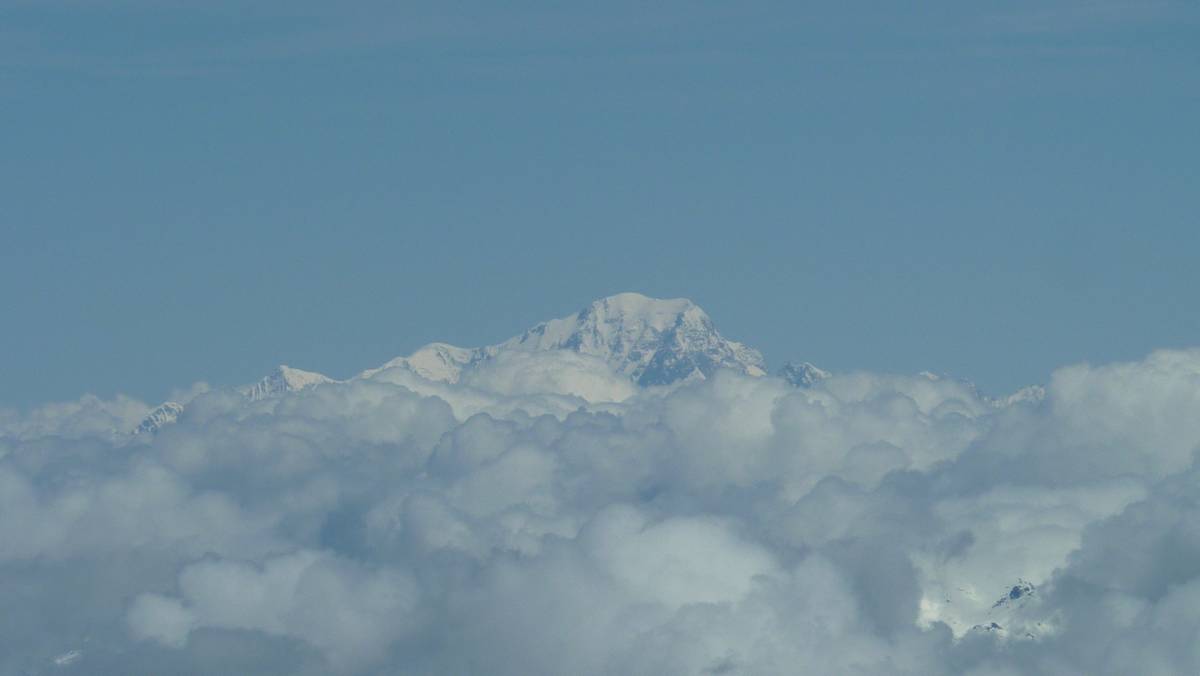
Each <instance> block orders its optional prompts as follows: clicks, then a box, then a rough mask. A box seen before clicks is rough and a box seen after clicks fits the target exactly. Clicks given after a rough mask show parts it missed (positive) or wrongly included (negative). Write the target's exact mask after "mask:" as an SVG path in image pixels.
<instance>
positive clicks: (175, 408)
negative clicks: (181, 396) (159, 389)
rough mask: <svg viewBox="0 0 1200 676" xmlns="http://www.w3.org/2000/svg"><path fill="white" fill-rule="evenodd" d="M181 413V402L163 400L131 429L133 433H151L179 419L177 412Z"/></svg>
mask: <svg viewBox="0 0 1200 676" xmlns="http://www.w3.org/2000/svg"><path fill="white" fill-rule="evenodd" d="M180 413H183V404H180V403H177V402H174V401H164V402H163V403H161V404H159V406H158V408H155V409H154V410H153V411H150V413H148V414H146V417H145V418H143V419H142V422H140V423H138V426H137V427H135V428H134V429H133V433H134V434H152V433H154V432H157V431H158V430H159V429H161V428H162V427H163V426H165V425H170V424H171V423H173V422H175V421H176V420H178V419H179V414H180Z"/></svg>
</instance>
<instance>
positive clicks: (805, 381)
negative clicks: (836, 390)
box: [779, 361, 831, 387]
mask: <svg viewBox="0 0 1200 676" xmlns="http://www.w3.org/2000/svg"><path fill="white" fill-rule="evenodd" d="M830 376H831V374H830V373H829V371H826V370H824V369H820V368H817V367H816V366H813V365H812V364H810V363H808V362H806V361H802V362H794V361H789V362H787V363H786V364H784V365H783V367H782V368H780V369H779V377H781V378H783V379H784V380H786V381H788V383H790V384H792V385H794V386H796V387H811V386H813V385H815V384H817V383H819V382H821V381H822V380H826V379H828V378H829V377H830Z"/></svg>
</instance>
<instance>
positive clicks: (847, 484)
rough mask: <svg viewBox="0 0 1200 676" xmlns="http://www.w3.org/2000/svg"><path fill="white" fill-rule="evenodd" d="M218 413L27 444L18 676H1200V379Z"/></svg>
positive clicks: (477, 381)
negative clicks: (799, 675)
mask: <svg viewBox="0 0 1200 676" xmlns="http://www.w3.org/2000/svg"><path fill="white" fill-rule="evenodd" d="M187 396H188V397H189V401H188V405H187V407H186V408H185V409H184V411H183V413H182V414H181V415H180V417H179V419H178V421H177V422H176V423H174V424H170V425H167V426H165V427H163V428H162V429H161V430H159V431H158V432H156V433H154V434H139V435H131V434H128V433H127V432H128V431H129V430H131V429H133V428H134V427H135V426H136V425H137V423H138V421H139V419H140V416H142V415H144V414H145V413H146V412H147V411H148V410H149V409H150V408H151V407H150V406H148V405H147V404H145V403H143V402H138V401H136V400H133V399H129V398H125V397H117V398H115V399H112V400H100V399H97V398H95V397H84V398H82V399H80V400H79V401H77V402H71V403H64V404H52V405H47V406H44V407H41V408H38V409H35V410H32V411H29V412H25V413H20V412H14V411H8V412H4V413H2V414H0V601H2V602H3V604H4V607H5V608H6V609H7V613H6V617H8V618H9V619H8V620H5V621H4V622H5V623H4V625H3V631H0V673H50V672H54V673H88V674H123V673H128V672H129V671H130V669H132V668H134V667H135V665H136V667H137V668H147V669H150V668H152V669H154V670H155V672H156V673H158V672H161V673H245V674H266V673H289V674H347V675H354V674H371V675H374V674H430V673H494V674H530V673H578V674H601V673H629V674H703V673H726V674H735V673H736V674H773V673H796V672H797V671H802V672H805V673H839V674H922V675H928V674H933V675H937V674H977V675H985V674H987V675H996V674H1076V673H1088V674H1119V673H1142V674H1178V673H1197V672H1200V652H1198V651H1197V650H1196V648H1195V641H1194V637H1195V634H1196V631H1197V630H1200V610H1198V609H1200V529H1198V528H1197V527H1196V524H1197V523H1200V488H1198V486H1200V481H1198V480H1197V479H1198V478H1200V469H1198V468H1197V467H1196V465H1195V458H1196V451H1197V449H1198V448H1200V422H1198V421H1200V416H1197V415H1196V412H1197V411H1200V351H1197V350H1175V351H1161V352H1156V353H1154V354H1151V355H1149V356H1147V357H1146V358H1145V359H1142V360H1139V361H1135V362H1128V363H1119V364H1107V365H1075V366H1068V367H1065V368H1063V369H1060V370H1058V371H1056V372H1055V373H1054V374H1053V375H1052V376H1051V378H1050V379H1049V381H1048V383H1047V385H1046V387H1045V397H1044V398H1041V399H1038V398H1025V399H1016V400H1013V401H1005V402H999V403H998V402H996V401H993V400H990V399H986V398H984V397H982V396H980V395H979V393H977V392H976V391H975V390H974V388H973V387H971V386H970V385H969V384H967V383H963V382H960V381H955V380H953V379H949V378H936V377H932V376H927V375H916V376H898V375H887V374H873V373H850V374H841V375H834V376H832V377H831V378H829V379H827V380H824V381H821V382H820V383H817V384H814V385H812V386H810V387H805V388H795V387H791V386H789V385H788V384H787V383H785V382H784V381H783V380H781V379H777V378H770V377H767V378H752V377H747V376H742V375H738V374H736V373H732V372H719V373H717V374H716V375H715V376H714V377H712V378H709V379H707V380H698V381H693V382H687V383H682V384H677V385H675V386H670V387H654V388H638V387H636V386H634V385H632V384H631V383H630V382H629V381H626V380H622V379H620V378H618V377H617V376H614V375H613V374H612V373H611V372H609V371H608V370H606V369H605V368H603V366H602V364H601V363H600V362H597V361H594V360H590V359H588V358H586V357H580V356H579V355H572V354H563V353H545V354H519V355H514V356H511V357H506V358H504V359H497V360H495V361H494V362H493V363H490V364H488V365H487V366H486V368H480V369H477V370H474V371H472V372H471V373H470V374H469V377H466V378H464V380H463V382H460V383H457V384H447V383H439V382H433V381H429V380H425V379H423V378H421V377H420V376H417V375H415V374H413V373H412V372H411V371H408V370H406V369H403V368H396V369H389V370H387V371H383V372H381V373H378V374H376V375H375V376H373V377H371V378H367V379H357V380H352V381H347V382H344V383H333V384H322V385H319V386H317V387H313V388H309V389H305V390H302V391H298V392H292V393H288V394H284V395H281V396H277V397H273V398H267V399H263V400H261V401H255V402H247V401H246V400H245V399H244V398H243V397H241V396H239V395H237V394H236V393H230V392H226V391H222V390H210V389H209V388H207V387H206V386H197V387H194V388H191V389H190V390H189V391H188V392H187ZM1014 589H1016V590H1017V592H1016V593H1014V592H1013V590H1014ZM68 654H70V655H72V656H73V657H72V658H71V659H69V660H60V658H61V657H62V656H63V655H68ZM56 660H59V661H58V662H56Z"/></svg>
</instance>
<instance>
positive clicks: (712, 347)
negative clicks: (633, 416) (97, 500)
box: [134, 293, 829, 434]
mask: <svg viewBox="0 0 1200 676" xmlns="http://www.w3.org/2000/svg"><path fill="white" fill-rule="evenodd" d="M549 350H567V351H571V352H575V353H578V354H581V355H586V356H589V357H594V358H597V359H599V360H601V361H603V362H604V363H605V364H607V365H608V367H609V368H610V369H612V371H613V372H614V373H616V374H618V375H620V376H623V377H626V378H629V379H630V380H632V381H633V382H635V383H637V384H638V385H641V386H652V385H669V384H671V383H675V382H679V381H684V380H695V379H703V378H707V377H709V376H711V375H712V374H713V373H714V372H716V371H717V370H718V369H730V370H733V371H736V372H738V373H743V374H746V375H750V376H762V375H765V374H766V370H765V363H764V361H763V356H762V354H761V353H759V352H758V350H755V349H753V348H751V347H747V346H746V345H743V344H741V343H738V342H735V341H732V340H728V339H726V338H725V337H723V336H722V335H721V334H720V333H718V332H717V329H716V326H715V325H714V324H713V322H712V319H710V318H709V316H708V314H707V313H705V312H704V310H702V309H700V307H699V306H698V305H696V304H695V303H693V302H692V301H690V300H687V299H685V298H673V299H666V300H662V299H656V298H649V297H646V296H643V295H641V294H637V293H621V294H617V295H615V296H609V297H607V298H601V299H599V300H597V301H594V302H592V303H590V304H588V305H587V307H584V308H582V309H581V310H579V311H578V312H576V313H574V314H572V315H569V316H566V317H562V318H560V319H552V320H550V321H546V322H542V323H540V324H538V325H537V326H534V327H533V328H531V329H529V330H528V331H525V332H524V333H522V334H521V335H519V336H515V337H513V338H510V339H508V340H506V341H504V342H502V343H497V344H495V345H489V346H486V347H477V348H465V347H455V346H454V345H448V344H446V343H430V344H429V345H426V346H425V347H422V348H421V349H419V350H417V351H416V352H413V353H412V354H410V355H408V356H407V357H397V358H395V359H392V360H391V361H389V362H387V363H386V364H384V365H382V366H380V367H378V368H373V369H368V370H366V371H363V372H362V373H360V374H358V375H357V376H355V377H356V378H371V377H373V376H375V375H376V374H378V373H380V372H382V371H385V370H387V369H394V368H404V369H408V370H409V371H412V372H413V373H416V374H417V375H419V376H421V377H423V378H426V379H428V380H435V381H441V382H447V383H456V382H458V381H459V379H460V378H461V377H462V375H463V373H464V371H466V370H467V369H470V368H472V367H474V366H475V365H477V364H480V363H482V362H486V361H488V360H492V359H496V358H497V357H498V356H500V355H503V354H506V353H513V352H541V351H549ZM781 375H783V377H784V378H787V379H788V380H789V382H792V383H793V384H796V385H807V384H811V383H812V382H816V381H817V380H820V379H823V378H827V377H829V374H828V373H826V372H825V371H822V370H821V369H818V368H817V367H815V366H813V365H812V364H807V363H806V364H800V365H789V366H785V367H784V371H783V372H781ZM337 382H338V381H336V380H334V379H332V378H329V377H327V376H324V375H321V374H320V373H314V372H312V371H302V370H300V369H295V368H292V367H290V366H279V367H278V368H276V369H275V370H274V371H272V372H271V373H270V374H268V375H267V376H266V377H264V378H263V379H262V380H259V381H258V382H256V383H253V384H251V385H247V386H245V387H242V388H240V389H239V390H238V391H239V392H241V394H242V395H243V396H245V397H246V398H247V399H248V400H250V401H259V400H262V399H267V398H269V397H275V396H279V395H282V394H286V393H288V392H297V391H300V390H304V389H307V388H310V387H315V386H317V385H324V384H329V383H337ZM182 411H183V406H182V405H180V404H177V403H175V402H166V403H164V404H162V405H161V406H159V407H158V408H157V409H155V410H154V411H152V412H151V413H150V415H149V416H147V417H146V419H145V420H144V421H142V423H141V424H140V425H138V427H137V429H136V430H134V433H135V434H137V433H141V432H152V431H155V430H157V429H159V428H160V427H162V426H163V425H167V424H170V423H172V422H174V421H175V419H176V418H178V416H179V414H180V412H182Z"/></svg>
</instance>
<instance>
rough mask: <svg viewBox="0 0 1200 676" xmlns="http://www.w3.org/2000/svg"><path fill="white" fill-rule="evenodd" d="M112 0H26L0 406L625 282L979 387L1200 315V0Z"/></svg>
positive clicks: (1, 290)
mask: <svg viewBox="0 0 1200 676" xmlns="http://www.w3.org/2000/svg"><path fill="white" fill-rule="evenodd" d="M104 4H105V7H99V6H98V5H97V4H96V3H87V2H71V1H66V0H63V1H55V0H39V1H38V2H32V1H21V0H17V1H15V2H14V1H7V2H4V1H0V129H3V132H0V134H2V136H0V140H2V143H0V317H2V318H3V319H2V320H0V404H2V405H8V406H21V407H24V406H27V405H31V404H33V403H35V402H40V401H46V400H53V399H69V398H75V397H77V396H78V395H79V394H81V393H83V392H96V393H98V394H111V393H112V392H117V391H120V392H127V393H130V394H134V395H137V396H139V397H142V398H145V399H148V400H158V399H160V398H162V397H164V396H165V395H166V394H167V392H168V391H169V389H170V388H171V387H173V386H182V385H186V384H188V383H190V382H192V381H195V380H201V379H203V380H208V381H210V382H212V383H215V384H233V383H241V382H247V381H251V380H254V379H256V378H258V377H259V376H261V375H262V374H263V373H265V372H266V371H267V370H268V369H269V368H270V367H271V366H273V365H274V364H277V363H281V362H283V363H289V364H292V365H294V366H299V367H303V368H309V369H314V370H318V371H322V372H325V373H328V374H330V375H333V376H346V375H349V374H352V373H354V372H357V371H358V370H361V369H363V368H366V367H370V366H374V365H378V364H380V363H382V362H383V361H385V360H387V359H388V358H391V357H393V356H396V355H398V354H403V353H407V352H409V351H411V350H412V349H414V348H416V347H418V346H420V345H421V344H424V343H426V342H429V341H432V340H445V341H448V342H453V343H457V344H464V345H477V344H484V343H491V342H496V341H499V340H502V339H504V338H507V337H508V336H510V335H513V334H515V333H517V332H519V331H520V330H522V329H524V328H526V327H527V326H528V325H530V324H532V323H534V322H536V321H538V320H541V319H546V318H549V317H553V316H559V315H563V314H567V313H569V312H572V311H574V310H576V309H577V308H579V307H581V306H582V305H584V304H585V303H586V302H588V301H589V300H591V299H593V298H595V297H599V296H603V295H607V294H610V293H614V292H618V291H625V290H637V291H641V292H643V293H647V294H650V295H656V296H687V297H690V298H692V299H693V300H695V301H696V302H698V303H699V304H700V305H701V306H703V307H704V308H706V309H707V310H708V311H709V313H710V314H711V315H712V316H713V318H714V319H715V320H716V322H717V325H718V327H719V328H720V329H721V330H722V331H723V332H724V333H725V334H726V335H727V336H729V337H731V338H734V339H737V340H742V341H745V342H747V343H749V344H751V345H754V346H756V347H758V348H760V349H761V350H762V351H763V352H764V353H765V354H766V356H767V358H768V360H769V361H770V362H771V364H772V366H778V365H779V364H781V363H782V362H783V361H784V360H786V359H806V360H809V361H813V362H815V363H817V364H818V365H821V366H823V367H826V368H829V369H832V370H849V369H856V368H869V369H875V370H885V371H899V372H915V371H918V370H922V369H929V370H934V371H943V372H949V373H951V374H954V375H958V376H962V377H966V378H970V379H972V380H975V381H977V382H978V383H979V384H980V385H981V387H982V388H983V389H984V390H985V391H990V392H1002V391H1006V390H1011V389H1014V388H1016V387H1018V386H1020V385H1023V384H1026V383H1029V382H1038V381H1043V380H1045V379H1046V378H1047V377H1048V374H1049V372H1050V371H1051V370H1052V368H1054V367H1056V366H1059V365H1062V364H1065V363H1070V362H1075V361H1082V360H1093V361H1109V360H1113V359H1129V358H1137V357H1139V356H1141V355H1143V354H1144V353H1146V352H1148V351H1149V350H1151V349H1153V348H1156V347H1167V346H1186V345H1195V344H1197V343H1200V312H1197V310H1198V308H1197V302H1196V300H1197V298H1198V293H1197V288H1198V285H1200V273H1198V272H1197V251H1200V234H1198V227H1197V226H1198V225H1200V224H1198V223H1197V213H1200V162H1198V160H1197V158H1198V157H1200V132H1198V131H1197V130H1198V126H1197V122H1196V120H1198V119H1200V8H1198V6H1197V5H1196V4H1195V3H1185V2H1153V1H1137V2H1125V1H1123V0H1112V1H1103V0H1102V1H1096V2H1066V1H1058V0H1051V1H1049V2H1046V1H1041V2H971V3H961V2H936V3H925V4H922V5H921V7H920V9H918V10H914V9H913V8H912V6H911V5H910V4H909V3H867V2H840V3H798V2H787V3H784V2H779V3H761V2H739V3H715V2H699V3H696V2H693V3H681V2H665V3H655V6H654V7H653V8H650V9H647V8H646V7H645V5H644V3H626V2H610V3H604V5H603V8H601V7H600V6H599V5H600V4H599V3H586V5H585V3H529V2H513V3H474V2H436V3H433V2H428V3H383V2H379V3H374V2H370V3H368V2H364V3H354V4H353V6H352V8H346V7H343V6H342V5H341V3H326V2H320V3H318V2H307V1H301V2H296V1H292V2H286V3H285V2H262V3H254V4H253V7H252V8H250V9H248V4H247V3H232V2H203V3H201V2H185V1H175V2H161V3H155V2H146V1H141V0H137V1H135V0H130V1H127V2H109V3H104ZM572 4H574V5H578V6H572Z"/></svg>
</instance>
